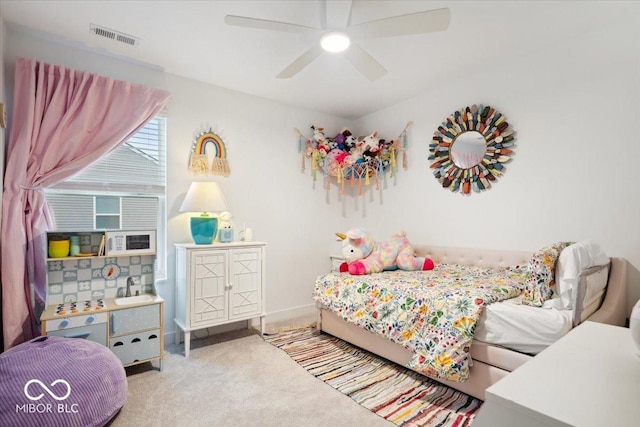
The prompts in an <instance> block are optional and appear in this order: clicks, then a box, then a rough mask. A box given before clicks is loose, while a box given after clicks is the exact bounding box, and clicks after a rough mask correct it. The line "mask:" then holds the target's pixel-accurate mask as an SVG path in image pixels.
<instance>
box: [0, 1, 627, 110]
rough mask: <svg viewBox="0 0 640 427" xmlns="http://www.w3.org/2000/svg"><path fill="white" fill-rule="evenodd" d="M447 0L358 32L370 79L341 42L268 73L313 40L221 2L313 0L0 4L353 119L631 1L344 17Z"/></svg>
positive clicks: (43, 24)
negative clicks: (420, 28) (405, 26)
mask: <svg viewBox="0 0 640 427" xmlns="http://www.w3.org/2000/svg"><path fill="white" fill-rule="evenodd" d="M442 7H448V8H449V9H450V10H451V23H450V25H449V28H448V30H446V31H444V32H437V33H428V34H421V35H412V36H402V37H395V38H388V39H371V40H365V41H362V42H361V43H360V45H361V46H362V47H363V48H365V49H366V50H367V51H368V52H369V53H370V54H371V55H372V56H373V57H374V58H375V59H377V60H378V62H380V63H381V64H382V65H383V66H384V67H385V68H386V69H387V70H388V74H387V75H385V76H384V77H382V78H381V79H379V80H377V81H375V82H370V81H369V80H367V79H366V78H364V77H363V76H362V75H361V74H360V73H359V72H358V71H356V69H355V68H354V67H353V66H352V65H351V64H350V63H349V62H347V61H346V60H345V59H344V58H341V57H340V54H328V53H325V54H323V55H322V56H320V57H319V58H318V59H316V60H315V61H314V62H313V63H311V64H310V65H309V66H308V67H307V68H305V69H304V70H303V71H301V72H300V73H299V74H298V75H296V76H294V77H293V78H291V79H276V77H275V76H276V75H277V74H278V73H279V72H280V71H282V69H284V68H285V67H286V66H287V65H288V64H290V63H291V62H292V61H293V60H294V59H296V58H297V57H298V56H299V55H300V54H301V53H303V52H304V51H305V50H307V49H308V48H309V47H310V46H311V44H312V43H314V42H315V40H310V39H308V38H305V37H304V36H300V35H297V34H292V33H284V32H271V31H264V30H256V29H249V28H240V27H232V26H228V25H226V24H225V23H224V17H225V15H227V14H232V15H242V16H248V17H252V18H260V19H269V20H274V21H284V22H290V23H295V24H300V25H306V26H312V27H319V26H320V1H314V0H303V1H293V0H290V1H97V0H93V1H57V0H48V1H12V0H2V2H0V14H1V16H2V18H3V19H4V21H5V22H6V23H7V25H8V26H9V28H11V27H12V25H19V26H22V27H27V28H32V29H34V30H37V31H39V32H44V33H50V34H53V35H55V36H56V38H60V37H62V38H64V39H68V40H70V41H74V42H81V43H83V44H86V45H87V46H89V47H92V48H99V49H107V50H109V51H111V52H113V53H115V54H117V55H122V56H126V57H131V58H134V59H136V60H138V61H142V62H146V63H150V64H153V65H156V66H160V67H162V68H164V69H165V70H166V72H168V73H172V74H177V75H181V76H185V77H189V78H192V79H195V80H200V81H203V82H207V83H211V84H213V85H216V86H221V87H225V88H229V89H233V90H237V91H240V92H244V93H248V94H252V95H257V96H261V97H266V98H270V99H274V100H278V101H281V102H284V103H287V104H290V105H296V106H304V107H305V108H309V109H313V110H317V111H322V112H327V113H331V114H335V115H337V116H341V117H344V118H349V119H354V118H358V117H361V116H363V115H366V114H369V113H372V112H374V111H378V110H380V109H383V108H385V107H388V106H390V105H393V104H395V103H398V102H400V101H402V100H404V99H408V98H411V97H413V96H414V95H416V94H418V93H420V92H423V91H427V90H429V89H430V88H433V87H436V86H437V85H438V84H440V83H441V82H443V81H444V80H445V79H450V78H458V77H460V78H462V77H464V75H465V74H466V73H469V72H475V70H480V69H482V67H489V66H491V67H492V68H493V67H494V66H495V64H496V63H503V64H504V67H505V69H506V70H508V67H509V58H512V57H514V56H519V55H526V54H528V53H530V52H535V51H538V50H542V49H545V48H547V47H549V46H552V45H557V44H559V43H562V42H563V41H564V40H567V39H568V38H572V37H575V36H577V35H580V34H582V33H584V32H587V31H591V30H593V29H594V28H597V27H601V26H608V25H616V24H617V23H618V22H619V21H621V20H624V18H625V16H627V15H629V14H634V13H638V7H637V3H635V2H598V1H549V2H547V1H523V2H517V1H510V2H508V1H400V0H398V1H364V0H356V1H354V2H353V9H352V14H351V23H352V24H357V23H361V22H367V21H372V20H377V19H383V18H387V17H391V16H397V15H403V14H407V13H413V12H420V11H424V10H431V9H438V8H442ZM90 24H97V25H101V26H104V27H107V28H110V29H113V30H116V31H120V32H123V33H126V34H130V35H133V36H135V37H138V38H140V42H139V44H138V45H137V46H129V45H125V44H122V43H118V42H115V41H112V40H108V39H104V38H101V37H98V36H95V35H93V34H92V33H90V31H89V25H90Z"/></svg>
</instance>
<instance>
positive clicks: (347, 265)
mask: <svg viewBox="0 0 640 427" xmlns="http://www.w3.org/2000/svg"><path fill="white" fill-rule="evenodd" d="M336 236H338V239H339V240H342V255H343V256H344V259H345V260H346V262H343V263H342V265H340V272H341V273H345V272H349V273H351V274H353V275H362V274H370V273H379V272H381V271H383V270H396V269H398V268H399V269H401V270H409V271H413V270H433V267H434V265H433V261H432V260H431V259H429V258H424V257H416V256H415V252H414V250H413V247H412V246H411V244H410V243H409V239H407V238H406V235H405V232H404V231H400V232H398V233H396V234H394V235H393V236H392V237H391V240H390V241H388V242H376V241H375V240H373V237H372V236H371V235H370V234H369V233H367V232H366V231H365V230H364V229H363V228H352V229H351V230H349V231H347V232H346V234H342V233H336Z"/></svg>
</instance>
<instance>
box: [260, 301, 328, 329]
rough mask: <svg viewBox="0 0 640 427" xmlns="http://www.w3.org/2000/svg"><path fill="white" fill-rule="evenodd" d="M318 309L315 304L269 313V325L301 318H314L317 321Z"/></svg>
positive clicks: (267, 319)
mask: <svg viewBox="0 0 640 427" xmlns="http://www.w3.org/2000/svg"><path fill="white" fill-rule="evenodd" d="M317 312H318V308H317V307H316V304H315V303H312V304H305V305H299V306H297V307H292V308H285V309H282V310H276V311H270V312H268V313H267V317H266V321H267V324H269V323H273V322H281V321H284V320H290V319H297V318H300V317H313V318H314V319H315V316H316V313H317Z"/></svg>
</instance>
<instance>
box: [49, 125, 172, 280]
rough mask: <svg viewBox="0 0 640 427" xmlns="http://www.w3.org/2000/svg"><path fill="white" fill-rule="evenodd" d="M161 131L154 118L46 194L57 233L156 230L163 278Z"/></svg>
mask: <svg viewBox="0 0 640 427" xmlns="http://www.w3.org/2000/svg"><path fill="white" fill-rule="evenodd" d="M166 126H167V119H166V117H165V116H157V117H155V118H153V119H151V120H150V121H149V122H148V123H147V124H146V125H144V126H143V127H142V128H141V129H140V130H139V131H138V132H137V133H136V134H135V135H133V136H132V137H131V138H130V139H129V140H128V141H126V142H125V143H123V144H122V145H121V146H120V147H118V148H117V149H116V150H114V151H113V152H111V153H110V154H109V155H108V156H105V157H104V158H102V159H100V160H98V161H97V162H96V163H94V164H93V165H91V166H89V167H87V168H85V169H83V170H82V171H80V172H79V173H78V174H76V175H74V176H72V177H71V178H69V179H67V180H66V181H64V182H61V183H59V184H57V185H55V186H53V187H51V188H48V189H47V190H46V191H45V196H46V198H47V201H48V202H49V205H50V206H51V209H52V211H53V215H54V218H55V221H56V230H60V231H86V230H127V229H132V230H135V229H156V230H157V257H156V280H160V279H165V278H166V208H165V206H166V204H165V197H166Z"/></svg>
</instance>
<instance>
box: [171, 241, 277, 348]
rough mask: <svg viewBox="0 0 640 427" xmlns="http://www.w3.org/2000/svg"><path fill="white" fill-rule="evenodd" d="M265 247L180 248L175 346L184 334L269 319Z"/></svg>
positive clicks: (187, 337)
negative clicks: (267, 315) (266, 307)
mask: <svg viewBox="0 0 640 427" xmlns="http://www.w3.org/2000/svg"><path fill="white" fill-rule="evenodd" d="M265 246H266V243H264V242H233V243H215V244H212V245H196V244H176V245H175V247H176V300H175V304H176V307H175V310H176V317H175V319H174V321H175V323H176V344H179V343H180V335H181V332H183V333H184V355H185V357H189V347H190V340H191V331H194V330H198V329H203V328H209V327H212V326H217V325H222V324H225V323H230V322H237V321H240V320H249V319H252V318H257V317H259V318H260V331H261V332H262V333H264V316H265V303H264V299H265V275H264V273H265Z"/></svg>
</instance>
